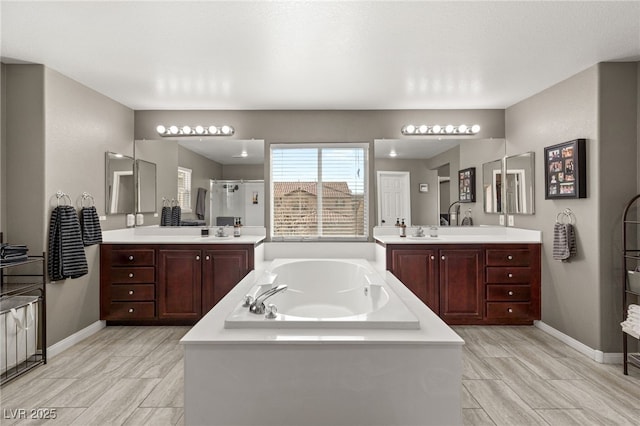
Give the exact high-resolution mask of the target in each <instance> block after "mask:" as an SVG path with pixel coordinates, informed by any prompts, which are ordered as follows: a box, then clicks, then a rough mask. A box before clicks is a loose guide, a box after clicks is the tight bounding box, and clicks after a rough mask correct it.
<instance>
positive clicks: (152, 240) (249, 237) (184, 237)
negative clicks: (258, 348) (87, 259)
mask: <svg viewBox="0 0 640 426" xmlns="http://www.w3.org/2000/svg"><path fill="white" fill-rule="evenodd" d="M244 228H245V227H243V231H245V229H244ZM246 228H254V229H247V230H246V232H243V234H242V235H241V236H240V237H233V236H229V237H222V238H221V237H216V236H214V234H215V231H216V229H217V228H215V227H213V228H209V235H210V236H208V237H202V236H200V231H201V229H202V228H201V227H190V226H189V227H185V226H181V227H175V228H174V227H166V228H165V227H157V226H156V227H153V226H149V227H137V228H127V229H116V230H113V231H104V232H103V233H102V242H103V243H105V244H254V245H255V244H258V243H259V242H261V241H263V240H264V239H265V233H264V231H263V230H264V228H263V227H246ZM230 233H231V234H232V233H233V229H231V230H230Z"/></svg>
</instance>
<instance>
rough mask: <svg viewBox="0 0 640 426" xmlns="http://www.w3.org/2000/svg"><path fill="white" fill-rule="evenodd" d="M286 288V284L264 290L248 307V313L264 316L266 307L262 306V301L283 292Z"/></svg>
mask: <svg viewBox="0 0 640 426" xmlns="http://www.w3.org/2000/svg"><path fill="white" fill-rule="evenodd" d="M287 288H288V286H287V285H286V284H280V285H279V286H277V287H272V288H270V289H269V290H266V291H264V292H262V293H260V294H259V295H258V296H256V300H254V301H253V303H252V304H251V305H249V312H251V313H252V314H259V315H260V314H264V312H265V310H266V306H265V305H264V301H265V300H267V299H268V298H270V297H271V296H274V295H276V294H278V293H281V292H283V291H285V290H286V289H287Z"/></svg>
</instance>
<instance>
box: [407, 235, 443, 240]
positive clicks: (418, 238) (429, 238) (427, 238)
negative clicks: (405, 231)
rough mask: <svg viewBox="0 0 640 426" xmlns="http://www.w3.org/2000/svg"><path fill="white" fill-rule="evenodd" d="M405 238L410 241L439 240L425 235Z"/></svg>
mask: <svg viewBox="0 0 640 426" xmlns="http://www.w3.org/2000/svg"><path fill="white" fill-rule="evenodd" d="M407 238H409V239H411V240H439V239H440V238H438V237H429V236H427V235H423V236H421V237H418V236H415V235H407Z"/></svg>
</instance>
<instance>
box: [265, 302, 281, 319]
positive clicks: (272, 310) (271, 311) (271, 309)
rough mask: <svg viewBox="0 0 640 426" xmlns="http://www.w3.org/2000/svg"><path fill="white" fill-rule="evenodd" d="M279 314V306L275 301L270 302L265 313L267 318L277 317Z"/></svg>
mask: <svg viewBox="0 0 640 426" xmlns="http://www.w3.org/2000/svg"><path fill="white" fill-rule="evenodd" d="M277 316H278V307H277V306H276V305H274V304H273V303H269V306H267V313H266V314H264V317H265V318H267V319H275V318H276V317H277Z"/></svg>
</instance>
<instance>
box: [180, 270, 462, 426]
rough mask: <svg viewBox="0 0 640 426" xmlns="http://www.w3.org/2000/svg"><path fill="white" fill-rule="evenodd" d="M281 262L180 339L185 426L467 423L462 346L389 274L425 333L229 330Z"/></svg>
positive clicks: (251, 278) (250, 279)
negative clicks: (229, 319) (230, 322)
mask: <svg viewBox="0 0 640 426" xmlns="http://www.w3.org/2000/svg"><path fill="white" fill-rule="evenodd" d="M276 262H277V261H274V262H273V263H271V262H265V264H264V265H263V269H261V270H256V271H253V272H251V273H249V274H248V275H247V276H246V277H245V278H244V279H243V280H242V281H241V282H240V283H239V284H238V285H237V286H236V287H235V288H234V289H233V290H231V291H230V292H229V294H227V296H225V298H223V299H222V300H221V301H220V302H219V303H218V304H217V305H216V306H215V307H214V309H212V310H211V311H210V312H209V313H207V315H205V316H204V318H202V320H200V321H199V322H198V323H197V324H196V325H195V326H194V327H193V328H192V329H191V330H190V331H189V332H188V333H187V334H186V335H185V336H184V338H183V339H182V340H181V343H182V344H183V345H184V348H185V424H188V425H191V424H193V425H196V424H217V425H227V426H234V425H257V424H260V425H264V426H270V425H308V426H314V425H318V426H320V425H327V424H331V425H336V426H340V425H343V426H347V425H349V426H355V425H385V426H393V425H408V424H420V425H429V424H461V422H462V419H461V394H460V385H461V380H462V345H463V344H464V341H463V340H462V339H461V338H460V337H459V336H458V335H457V334H456V333H455V332H453V330H451V329H450V328H449V327H448V326H447V325H446V324H445V323H444V322H443V321H442V320H441V319H440V318H438V316H437V315H435V314H434V313H433V312H432V311H431V310H429V309H428V308H427V307H426V306H425V305H424V304H423V303H422V302H420V301H419V300H418V299H417V298H416V297H415V296H414V295H413V294H412V293H411V292H410V291H409V290H408V289H407V288H406V287H405V286H403V285H402V283H400V282H399V281H398V280H397V279H396V278H395V277H394V276H393V275H392V274H390V273H389V272H387V271H383V272H381V275H380V276H381V278H383V279H384V281H385V283H386V284H387V285H388V287H389V291H393V292H394V293H395V294H396V295H397V297H398V299H399V300H401V301H402V302H403V304H404V305H405V306H406V308H407V309H408V310H409V311H410V312H411V313H412V314H413V315H414V316H415V317H416V318H417V319H418V321H419V323H420V328H419V329H413V330H411V329H395V330H390V329H362V328H313V329H310V328H238V329H235V328H232V329H230V328H225V326H224V324H225V319H226V318H227V317H228V316H229V314H230V313H231V312H233V311H234V310H235V309H236V308H237V306H238V303H240V302H241V301H242V299H243V296H244V295H245V294H247V293H249V292H250V291H251V289H252V288H253V287H254V285H255V283H256V280H258V279H260V277H261V276H262V275H263V274H264V272H265V271H271V270H273V269H275V268H274V263H275V266H276V267H277V263H276ZM366 263H368V264H369V266H370V267H371V268H372V269H375V265H374V264H373V263H371V262H368V261H366ZM285 293H286V292H285ZM283 294H284V293H283ZM212 395H215V398H213V397H211V396H212Z"/></svg>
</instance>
